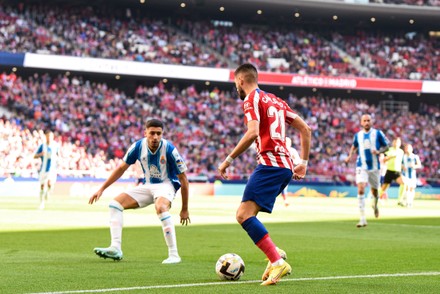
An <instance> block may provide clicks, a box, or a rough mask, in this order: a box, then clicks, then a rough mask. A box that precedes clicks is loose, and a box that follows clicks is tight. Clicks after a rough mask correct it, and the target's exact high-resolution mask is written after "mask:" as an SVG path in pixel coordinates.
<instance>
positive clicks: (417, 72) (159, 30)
mask: <svg viewBox="0 0 440 294" xmlns="http://www.w3.org/2000/svg"><path fill="white" fill-rule="evenodd" d="M371 30H373V31H369V30H367V29H366V30H365V31H361V32H345V33H344V32H343V31H344V30H343V29H341V30H338V31H339V32H340V33H334V34H332V31H331V30H330V29H329V28H325V27H322V26H321V27H320V28H319V29H317V28H316V27H313V26H307V25H300V24H298V25H295V26H294V27H292V26H289V27H283V26H278V25H266V26H262V25H258V26H255V25H253V26H252V25H247V24H240V23H233V24H232V27H231V26H225V25H218V22H212V21H210V20H205V21H203V20H197V21H196V20H194V19H182V18H179V19H173V20H172V21H171V20H168V19H153V18H148V17H142V16H141V17H138V16H136V15H135V13H134V12H132V11H131V10H130V9H127V10H125V11H120V10H116V11H104V10H103V11H98V10H96V9H93V8H92V7H87V8H86V9H84V8H83V7H82V8H75V7H69V9H65V8H64V7H58V8H57V7H53V6H48V5H24V4H23V3H18V4H16V5H15V6H4V5H0V48H2V50H3V51H8V52H35V53H42V54H58V55H69V56H81V57H100V58H112V59H122V60H131V61H138V62H154V63H166V64H181V65H196V66H206V67H223V68H224V67H231V68H233V67H235V66H237V65H238V64H241V63H243V62H252V63H253V64H256V65H257V66H258V67H259V70H264V71H274V72H293V73H300V74H310V75H330V76H334V75H338V76H359V77H382V78H405V79H417V80H420V79H431V80H440V74H439V64H440V62H438V61H439V60H438V59H439V56H440V53H439V49H438V48H440V46H439V41H438V39H435V38H430V37H429V36H428V35H427V32H424V31H423V32H415V33H408V32H406V31H403V30H402V31H399V32H398V33H387V32H386V31H385V30H381V31H380V32H378V31H374V29H371ZM243 40H244V41H243ZM427 56H429V57H430V58H426V57H427ZM428 60H430V61H428Z"/></svg>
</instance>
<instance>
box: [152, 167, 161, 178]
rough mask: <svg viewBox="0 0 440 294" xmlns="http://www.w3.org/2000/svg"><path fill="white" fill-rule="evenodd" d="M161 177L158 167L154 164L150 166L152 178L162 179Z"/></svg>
mask: <svg viewBox="0 0 440 294" xmlns="http://www.w3.org/2000/svg"><path fill="white" fill-rule="evenodd" d="M161 176H162V175H161V174H160V171H159V169H158V168H157V166H155V165H154V164H152V165H150V177H152V178H156V179H160V178H161Z"/></svg>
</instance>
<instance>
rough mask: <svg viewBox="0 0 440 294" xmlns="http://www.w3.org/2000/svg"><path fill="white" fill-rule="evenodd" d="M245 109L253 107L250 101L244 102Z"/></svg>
mask: <svg viewBox="0 0 440 294" xmlns="http://www.w3.org/2000/svg"><path fill="white" fill-rule="evenodd" d="M243 109H244V111H246V110H249V109H252V103H250V102H245V103H244V104H243Z"/></svg>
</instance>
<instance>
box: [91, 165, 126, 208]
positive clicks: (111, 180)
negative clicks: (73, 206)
mask: <svg viewBox="0 0 440 294" xmlns="http://www.w3.org/2000/svg"><path fill="white" fill-rule="evenodd" d="M129 166H130V165H129V164H127V163H125V162H122V163H121V164H120V165H119V166H118V167H117V168H116V169H115V170H114V171H113V172H112V174H111V175H110V176H109V177H108V179H107V180H106V181H105V182H104V184H102V186H101V188H99V190H98V191H96V193H95V194H93V195H92V197H90V199H89V204H93V203H95V202H96V201H98V200H99V198H101V196H102V193H103V192H104V190H105V189H107V188H108V187H109V186H110V185H111V184H113V183H114V182H116V181H117V180H118V179H119V178H120V177H121V176H122V175H123V174H124V173H125V171H126V170H127V169H128V167H129Z"/></svg>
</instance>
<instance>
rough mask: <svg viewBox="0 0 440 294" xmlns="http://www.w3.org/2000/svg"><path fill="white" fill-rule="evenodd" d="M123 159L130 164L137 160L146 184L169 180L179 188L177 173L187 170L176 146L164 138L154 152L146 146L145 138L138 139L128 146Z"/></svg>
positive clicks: (175, 187) (176, 188)
mask: <svg viewBox="0 0 440 294" xmlns="http://www.w3.org/2000/svg"><path fill="white" fill-rule="evenodd" d="M123 159H124V161H125V162H126V163H127V164H130V165H131V164H134V163H135V162H136V160H139V162H140V164H141V167H142V170H143V172H144V174H145V183H146V184H148V183H150V184H159V183H165V182H171V183H172V184H173V186H174V189H175V190H176V191H177V190H179V189H180V182H179V179H178V177H177V175H178V174H181V173H184V172H185V171H186V170H187V167H186V164H185V162H184V161H183V159H182V157H181V156H180V154H179V152H178V151H177V149H176V147H174V145H173V144H171V142H169V141H167V140H165V139H162V140H161V142H160V144H159V148H158V149H157V150H156V152H155V153H152V152H151V151H150V149H149V148H148V143H147V139H146V138H143V139H141V140H138V141H136V142H135V143H133V144H132V145H131V146H130V148H129V149H128V151H127V153H126V154H125V156H124V158H123Z"/></svg>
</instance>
